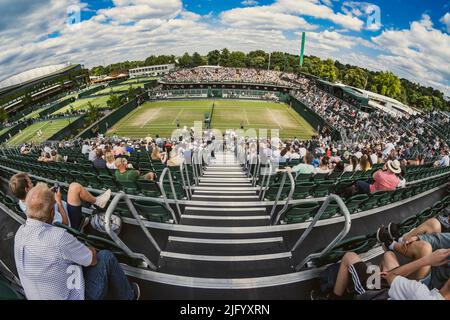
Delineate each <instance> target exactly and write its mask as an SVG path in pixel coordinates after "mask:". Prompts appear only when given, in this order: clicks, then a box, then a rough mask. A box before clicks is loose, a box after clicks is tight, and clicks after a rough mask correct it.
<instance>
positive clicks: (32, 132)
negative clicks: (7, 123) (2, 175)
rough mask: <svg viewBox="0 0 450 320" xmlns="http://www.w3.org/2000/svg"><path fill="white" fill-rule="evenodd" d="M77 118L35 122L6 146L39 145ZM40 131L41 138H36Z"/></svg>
mask: <svg viewBox="0 0 450 320" xmlns="http://www.w3.org/2000/svg"><path fill="white" fill-rule="evenodd" d="M76 119H77V118H67V119H58V120H53V121H43V122H36V123H34V124H32V125H31V126H29V127H27V128H25V129H24V130H23V131H22V132H20V133H18V134H16V135H15V136H14V137H12V138H11V139H10V140H9V141H7V142H6V144H8V145H20V144H22V143H29V142H35V143H41V142H44V141H46V140H48V139H49V138H50V137H52V136H53V135H54V134H55V133H57V132H58V131H60V130H62V129H64V128H65V127H66V126H68V125H69V124H70V123H72V122H74V121H75V120H76ZM39 130H41V131H42V136H40V137H38V135H37V133H38V131H39Z"/></svg>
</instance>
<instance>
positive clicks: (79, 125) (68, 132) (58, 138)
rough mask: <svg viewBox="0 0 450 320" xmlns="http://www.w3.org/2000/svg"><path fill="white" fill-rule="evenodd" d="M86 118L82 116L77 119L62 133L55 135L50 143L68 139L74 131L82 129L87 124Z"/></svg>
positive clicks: (50, 139)
mask: <svg viewBox="0 0 450 320" xmlns="http://www.w3.org/2000/svg"><path fill="white" fill-rule="evenodd" d="M84 118H85V116H82V117H80V118H78V119H76V120H75V121H74V122H72V123H71V124H69V125H68V126H67V127H65V128H64V129H62V130H61V131H58V132H57V133H55V134H54V135H53V136H51V137H50V138H49V139H48V140H49V141H61V140H64V139H66V138H68V137H69V136H70V135H71V134H72V131H73V130H77V129H80V128H82V127H83V124H84V122H85V119H84Z"/></svg>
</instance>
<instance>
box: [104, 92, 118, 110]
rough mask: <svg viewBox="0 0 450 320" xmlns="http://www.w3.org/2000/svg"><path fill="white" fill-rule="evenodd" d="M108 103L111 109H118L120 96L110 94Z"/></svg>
mask: <svg viewBox="0 0 450 320" xmlns="http://www.w3.org/2000/svg"><path fill="white" fill-rule="evenodd" d="M107 104H108V106H109V107H110V108H111V109H117V108H118V107H120V99H119V96H118V95H116V94H112V95H110V96H109V100H108V102H107Z"/></svg>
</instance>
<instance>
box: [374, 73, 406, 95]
mask: <svg viewBox="0 0 450 320" xmlns="http://www.w3.org/2000/svg"><path fill="white" fill-rule="evenodd" d="M401 86H402V84H401V82H400V79H399V78H398V77H397V76H396V75H395V74H393V73H392V72H378V73H377V74H376V75H375V76H374V77H373V78H372V84H371V86H370V90H371V91H374V92H376V93H379V94H382V95H384V96H387V97H391V98H394V99H397V98H400V97H401V93H402V91H401Z"/></svg>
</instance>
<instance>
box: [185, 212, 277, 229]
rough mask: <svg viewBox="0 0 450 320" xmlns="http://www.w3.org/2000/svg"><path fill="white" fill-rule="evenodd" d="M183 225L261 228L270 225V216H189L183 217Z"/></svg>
mask: <svg viewBox="0 0 450 320" xmlns="http://www.w3.org/2000/svg"><path fill="white" fill-rule="evenodd" d="M181 224H183V225H189V226H201V227H260V226H268V225H269V224H270V216H256V215H255V216H250V215H248V216H242V215H240V216H238V215H235V216H214V215H190V214H189V215H188V214H183V215H182V216H181Z"/></svg>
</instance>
